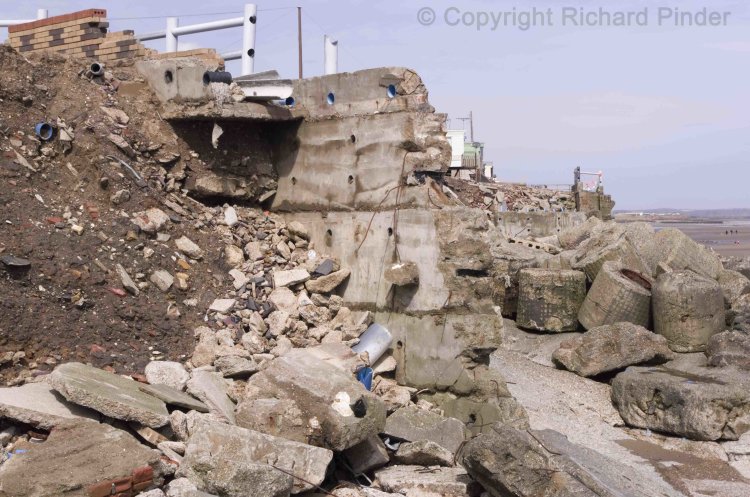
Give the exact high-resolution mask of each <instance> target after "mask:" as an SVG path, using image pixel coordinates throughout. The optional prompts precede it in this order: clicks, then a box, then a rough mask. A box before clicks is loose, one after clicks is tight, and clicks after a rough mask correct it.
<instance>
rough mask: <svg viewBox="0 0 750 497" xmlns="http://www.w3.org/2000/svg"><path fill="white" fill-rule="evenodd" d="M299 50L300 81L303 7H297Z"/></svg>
mask: <svg viewBox="0 0 750 497" xmlns="http://www.w3.org/2000/svg"><path fill="white" fill-rule="evenodd" d="M297 50H298V52H297V53H298V55H299V61H298V62H299V79H302V7H297Z"/></svg>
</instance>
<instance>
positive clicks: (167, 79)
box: [164, 71, 174, 84]
mask: <svg viewBox="0 0 750 497" xmlns="http://www.w3.org/2000/svg"><path fill="white" fill-rule="evenodd" d="M164 81H165V82H166V83H167V84H170V83H172V81H174V75H173V74H172V71H164Z"/></svg>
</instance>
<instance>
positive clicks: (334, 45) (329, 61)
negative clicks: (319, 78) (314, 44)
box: [323, 35, 339, 74]
mask: <svg viewBox="0 0 750 497" xmlns="http://www.w3.org/2000/svg"><path fill="white" fill-rule="evenodd" d="M323 60H324V64H323V65H324V68H323V69H324V71H325V74H336V73H337V72H339V42H338V41H337V40H334V39H333V38H331V37H330V36H328V35H325V36H324V37H323Z"/></svg>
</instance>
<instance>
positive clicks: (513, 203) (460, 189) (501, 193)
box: [445, 177, 576, 212]
mask: <svg viewBox="0 0 750 497" xmlns="http://www.w3.org/2000/svg"><path fill="white" fill-rule="evenodd" d="M445 184H446V186H447V187H448V188H449V190H450V191H451V192H453V193H454V194H455V195H456V196H457V197H458V199H459V200H460V201H461V203H463V204H464V205H466V206H467V207H475V208H478V209H484V210H489V211H491V212H500V211H510V212H563V211H575V209H576V204H575V197H574V195H573V192H572V191H570V190H556V189H552V188H545V187H534V186H528V185H525V184H522V183H475V182H471V181H466V180H462V179H458V178H452V177H446V178H445Z"/></svg>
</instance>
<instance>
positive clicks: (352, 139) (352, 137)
mask: <svg viewBox="0 0 750 497" xmlns="http://www.w3.org/2000/svg"><path fill="white" fill-rule="evenodd" d="M349 140H351V142H352V143H356V142H357V137H356V136H354V135H352V136H350V137H349Z"/></svg>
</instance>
